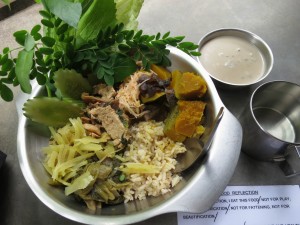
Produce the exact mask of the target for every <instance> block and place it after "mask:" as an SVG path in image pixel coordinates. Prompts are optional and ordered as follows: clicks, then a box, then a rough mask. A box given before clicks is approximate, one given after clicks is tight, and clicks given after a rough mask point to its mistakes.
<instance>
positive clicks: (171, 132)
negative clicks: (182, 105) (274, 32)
mask: <svg viewBox="0 0 300 225" xmlns="http://www.w3.org/2000/svg"><path fill="white" fill-rule="evenodd" d="M178 113H179V111H178V106H175V108H173V109H172V110H171V112H170V113H169V115H168V117H167V119H166V120H165V126H164V133H165V135H166V136H167V137H169V138H171V139H172V140H173V141H179V142H183V141H184V140H185V138H186V137H185V136H183V135H181V134H179V133H177V132H176V131H175V123H176V119H177V116H178Z"/></svg>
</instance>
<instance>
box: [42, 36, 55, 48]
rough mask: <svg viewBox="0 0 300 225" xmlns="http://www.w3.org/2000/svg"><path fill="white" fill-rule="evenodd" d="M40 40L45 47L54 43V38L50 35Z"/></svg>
mask: <svg viewBox="0 0 300 225" xmlns="http://www.w3.org/2000/svg"><path fill="white" fill-rule="evenodd" d="M41 41H42V42H43V44H44V45H46V46H47V47H53V45H55V39H54V38H51V37H42V39H41Z"/></svg>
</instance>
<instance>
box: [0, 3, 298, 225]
mask: <svg viewBox="0 0 300 225" xmlns="http://www.w3.org/2000/svg"><path fill="white" fill-rule="evenodd" d="M39 9H40V6H39V5H34V6H31V7H29V8H27V9H25V10H23V11H21V12H19V13H17V14H15V15H13V16H11V17H9V18H7V19H5V20H3V21H0V49H3V48H4V47H6V46H11V47H14V46H16V44H15V43H14V42H13V38H12V33H13V32H14V31H16V30H20V29H31V28H32V27H33V25H35V24H36V23H38V22H39V21H40V16H39V14H38V10H39ZM299 10H300V1H299V0H286V1H280V0H264V1H262V0H247V1H240V0H203V1H199V0H185V1H182V0H164V1H161V0H145V2H144V6H143V8H142V10H141V12H140V16H139V26H140V28H142V29H143V30H144V32H145V33H148V34H155V33H157V32H161V33H164V32H166V31H171V34H172V35H184V36H186V40H188V41H193V42H195V43H197V42H198V41H199V40H200V38H201V37H202V36H203V35H205V34H206V33H208V32H210V31H212V30H215V29H219V28H241V29H246V30H249V31H252V32H253V33H256V34H257V35H259V36H260V37H262V38H263V39H264V40H265V41H266V42H267V43H268V44H269V46H270V47H271V49H272V51H273V54H274V67H273V70H272V72H271V73H270V75H269V76H268V77H267V78H266V79H265V80H263V81H262V82H261V83H264V82H267V81H271V80H286V81H290V82H294V83H298V84H299V83H300V81H299V80H300V79H299V78H300V75H299V63H300V41H299V37H300V14H299ZM261 83H260V84H261ZM256 87H257V85H254V86H251V87H250V88H246V89H242V90H239V91H228V90H227V91H225V90H221V89H218V91H219V94H220V96H221V99H222V101H223V102H224V104H225V105H226V107H227V108H228V109H229V110H230V111H231V112H232V113H233V114H234V115H235V116H237V117H238V116H239V114H240V113H241V111H242V109H243V108H244V107H245V105H246V104H247V102H248V101H249V98H250V95H251V93H252V92H253V90H254V89H255V88H256ZM14 94H15V99H17V98H18V95H20V94H22V93H20V91H19V90H18V89H14ZM0 113H1V117H0V150H2V151H3V152H5V153H6V154H7V159H6V163H5V165H4V166H3V167H2V169H1V171H0V224H1V225H12V224H13V225H19V224H76V223H75V222H73V221H70V220H68V219H65V218H64V217H62V216H60V215H58V214H56V213H54V212H53V211H52V210H50V209H49V208H47V207H46V206H45V205H44V204H43V203H42V202H40V201H39V200H38V198H37V197H36V196H35V195H34V194H33V192H32V191H31V190H30V188H29V186H28V185H27V183H26V181H25V179H24V178H23V175H22V173H21V169H20V166H19V162H18V157H17V129H18V116H17V111H16V104H15V100H14V101H13V102H11V103H6V102H4V101H3V100H0ZM220 147H221V146H220ZM225 154H226V153H225ZM279 184H280V185H285V184H297V185H299V184H300V176H296V177H292V178H286V177H285V176H284V175H283V173H282V171H281V170H280V169H279V168H278V167H277V165H275V164H274V163H270V162H260V161H257V160H254V159H251V158H250V157H248V156H247V155H245V154H244V153H243V152H242V153H241V155H240V159H239V161H238V165H237V167H236V170H235V173H234V175H233V177H232V179H231V180H230V182H229V185H279ZM138 224H144V225H146V224H165V225H171V224H172V225H173V224H177V217H176V213H170V214H165V215H161V216H157V217H154V218H151V219H149V220H146V221H143V222H140V223H138Z"/></svg>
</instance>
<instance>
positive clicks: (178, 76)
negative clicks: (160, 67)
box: [170, 70, 182, 89]
mask: <svg viewBox="0 0 300 225" xmlns="http://www.w3.org/2000/svg"><path fill="white" fill-rule="evenodd" d="M181 77H182V73H181V72H180V71H179V70H174V71H172V80H171V84H170V87H171V88H173V89H174V87H175V84H176V83H177V84H178V82H179V80H180V79H181Z"/></svg>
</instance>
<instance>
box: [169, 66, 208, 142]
mask: <svg viewBox="0 0 300 225" xmlns="http://www.w3.org/2000/svg"><path fill="white" fill-rule="evenodd" d="M170 87H171V88H173V89H174V92H175V97H176V98H177V99H178V101H177V105H176V106H175V107H174V108H173V110H172V111H171V112H170V113H169V115H168V117H167V119H166V121H165V129H164V132H165V134H166V135H167V136H168V137H169V138H171V139H172V140H174V141H179V142H183V141H184V140H185V139H186V138H187V137H194V136H200V135H202V134H203V132H204V130H205V128H204V127H203V126H202V125H201V120H202V117H203V114H204V110H205V106H206V103H205V102H203V101H201V100H200V98H201V97H203V96H204V95H205V93H206V91H207V85H206V82H205V80H204V79H203V78H202V77H200V76H199V75H197V74H195V73H192V72H184V73H182V72H181V71H179V70H174V71H172V80H171V84H170Z"/></svg>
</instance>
